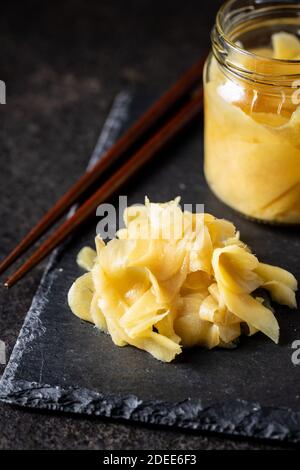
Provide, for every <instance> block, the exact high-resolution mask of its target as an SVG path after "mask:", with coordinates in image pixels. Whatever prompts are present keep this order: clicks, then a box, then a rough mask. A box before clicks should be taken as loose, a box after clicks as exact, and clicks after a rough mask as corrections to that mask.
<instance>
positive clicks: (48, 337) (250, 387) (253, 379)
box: [0, 93, 300, 443]
mask: <svg viewBox="0 0 300 470" xmlns="http://www.w3.org/2000/svg"><path fill="white" fill-rule="evenodd" d="M146 101H148V100H146V99H142V100H141V99H140V98H136V97H132V95H130V94H127V93H122V94H120V95H119V96H118V97H117V99H116V101H115V104H114V106H113V109H112V111H111V113H110V115H109V117H108V119H107V121H106V123H105V126H104V128H103V131H102V134H101V136H100V139H99V142H98V144H97V151H96V152H95V154H94V156H93V157H92V160H93V161H94V160H95V155H97V154H99V153H101V152H103V151H104V150H105V148H107V147H108V146H110V145H111V144H112V142H113V141H114V140H115V139H116V138H117V136H118V135H119V134H120V132H122V130H124V129H125V128H126V127H127V126H128V124H129V122H131V121H132V120H133V119H134V118H135V117H136V116H137V115H138V114H139V113H140V112H142V110H143V109H144V108H145V107H146ZM202 127H203V126H202V123H201V122H199V123H198V124H197V125H196V126H194V127H192V128H191V129H190V130H189V131H188V132H186V133H185V134H184V135H183V136H181V137H180V138H179V139H177V141H176V142H174V143H173V144H172V145H171V146H169V147H168V149H166V150H165V151H164V152H163V153H162V154H161V155H159V156H158V157H157V158H156V159H155V161H153V162H152V163H150V164H149V165H148V166H147V168H145V169H143V170H142V171H141V172H140V173H139V175H138V176H137V177H136V178H135V179H134V180H132V181H131V182H130V183H129V184H127V186H126V187H124V188H123V189H122V192H121V194H127V195H128V202H129V204H132V203H137V202H138V203H142V202H143V200H144V196H145V195H148V196H149V197H150V199H151V200H153V201H157V202H158V201H167V200H169V199H173V198H174V197H176V196H177V195H180V196H181V197H182V202H183V203H190V204H196V203H204V204H205V210H206V211H207V212H211V213H213V214H214V215H216V216H218V217H225V218H228V219H230V220H232V221H233V222H234V223H235V224H236V226H237V227H238V229H239V230H240V231H241V237H242V239H243V240H244V241H245V242H246V243H248V244H249V245H250V246H251V247H252V248H253V251H254V252H255V253H256V254H257V255H258V257H259V258H260V259H261V260H262V261H264V262H267V263H271V264H279V265H280V266H282V267H284V268H286V269H288V270H290V271H292V272H293V273H294V274H295V275H296V277H297V278H298V279H300V262H299V261H300V260H299V254H300V234H299V229H297V228H294V229H287V228H279V227H272V226H268V225H259V224H256V223H253V222H251V221H249V220H246V219H244V218H242V217H241V216H240V215H238V214H236V213H235V212H234V211H232V210H230V209H229V208H227V207H226V206H225V205H223V204H222V203H221V202H220V201H218V200H217V199H216V198H215V197H214V196H213V195H212V193H211V192H210V191H209V189H208V187H207V185H206V183H205V180H204V177H203V174H202V156H203V150H202V146H203V139H202ZM224 178H226V173H224ZM237 184H238V182H237ZM112 202H115V203H116V202H117V200H116V199H115V200H113V201H112ZM97 221H98V220H97V219H96V217H95V218H94V219H93V220H92V221H91V222H90V223H88V224H87V225H86V226H85V227H84V228H83V229H82V230H81V231H80V232H79V233H78V234H77V235H76V236H75V237H73V238H72V239H71V240H70V241H69V242H68V243H67V244H65V245H64V246H63V247H62V248H61V249H59V250H58V251H57V252H56V253H54V254H53V255H52V257H51V260H50V262H49V265H48V268H47V270H46V272H45V274H44V276H43V279H42V281H41V284H40V287H39V289H38V292H37V294H36V296H35V298H34V300H33V303H32V306H31V308H30V310H29V312H28V313H27V316H26V318H25V322H24V325H23V327H22V330H21V332H20V336H19V339H18V341H17V343H16V346H15V348H14V351H13V353H12V356H11V358H10V362H9V364H8V366H7V368H6V371H5V373H4V375H3V377H2V381H1V384H0V399H1V400H2V401H4V402H6V403H11V404H16V405H21V406H27V407H31V408H39V409H47V410H55V411H57V410H59V411H64V412H74V413H79V414H81V413H82V414H88V415H96V416H106V417H112V418H116V419H125V420H131V421H136V422H143V423H149V424H156V425H164V426H176V427H179V428H186V429H192V430H199V431H201V430H205V431H213V432H218V433H226V434H232V435H238V436H248V437H249V436H253V437H255V438H266V439H277V440H282V441H284V440H285V441H290V442H296V443H299V442H300V365H295V364H293V362H292V354H293V353H294V352H295V351H294V350H293V349H292V344H293V342H294V341H295V340H297V339H299V340H300V312H299V310H298V311H296V310H295V311H292V310H289V309H287V308H284V307H279V306H276V312H277V318H278V320H279V324H280V326H281V338H280V344H279V345H278V346H277V345H275V344H273V343H272V342H271V341H270V340H269V339H268V338H266V337H264V336H263V335H261V334H257V335H255V336H254V337H252V338H247V337H245V338H243V339H242V340H241V342H240V345H239V347H238V348H237V349H235V350H230V351H229V350H221V349H216V350H212V351H205V350H203V349H200V348H195V349H192V350H189V351H185V352H184V353H183V354H182V355H181V356H180V357H178V359H176V360H175V361H174V362H173V363H171V364H164V363H161V362H159V361H157V360H155V359H154V358H152V357H151V356H150V355H149V354H147V353H145V352H143V351H139V350H137V349H134V348H132V347H125V348H118V347H116V346H115V345H114V344H113V343H112V341H111V339H110V338H109V337H108V336H107V335H105V334H103V333H101V332H99V331H98V330H97V329H96V328H95V327H93V326H92V325H90V324H88V323H85V322H83V321H80V320H79V319H78V318H76V317H75V316H73V315H72V314H71V312H70V310H69V308H68V305H67V301H66V299H67V293H68V289H69V287H70V285H71V283H72V282H73V281H74V279H75V278H76V277H78V276H79V275H80V274H81V272H82V271H81V270H80V268H79V267H78V266H77V265H76V262H75V258H76V254H77V252H78V251H79V249H80V248H81V247H82V246H84V245H91V246H93V239H94V235H95V227H96V223H97ZM298 300H299V299H298ZM299 356H300V355H299Z"/></svg>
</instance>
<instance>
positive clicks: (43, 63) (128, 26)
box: [0, 0, 275, 449]
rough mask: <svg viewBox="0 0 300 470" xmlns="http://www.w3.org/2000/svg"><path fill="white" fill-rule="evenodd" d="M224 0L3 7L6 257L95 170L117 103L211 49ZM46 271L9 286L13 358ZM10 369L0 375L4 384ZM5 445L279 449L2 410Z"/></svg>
mask: <svg viewBox="0 0 300 470" xmlns="http://www.w3.org/2000/svg"><path fill="white" fill-rule="evenodd" d="M220 3H221V2H220V1H212V0H206V1H204V0H201V1H200V0H188V1H185V2H182V1H178V0H163V1H162V0H160V1H156V0H152V1H150V0H134V1H133V0H131V1H124V0H118V1H117V0H101V2H100V1H99V0H98V1H97V0H95V1H85V2H84V1H76V0H75V1H74V0H73V1H62V2H55V1H54V2H51V3H50V2H49V3H48V2H47V3H46V2H39V1H30V2H22V4H21V3H20V2H9V4H7V5H1V15H0V44H1V54H0V79H2V80H5V82H6V85H7V104H6V105H2V106H0V113H1V124H0V136H1V137H0V217H1V219H0V220H1V222H0V256H1V257H2V256H3V255H4V254H5V253H7V251H8V250H9V249H10V248H12V247H13V246H14V245H15V244H16V242H17V241H18V240H19V239H20V238H21V236H22V235H23V234H24V233H25V232H26V231H27V230H28V229H29V228H30V227H31V226H32V225H33V223H34V222H35V221H36V220H37V219H38V218H39V217H40V216H41V215H42V214H43V212H44V211H45V210H46V209H47V208H48V207H49V206H50V205H51V204H53V202H54V201H55V200H56V199H57V198H58V197H59V195H60V194H62V193H63V192H64V191H65V190H66V189H67V188H68V187H69V186H70V184H71V183H72V182H74V181H75V180H76V178H77V177H78V176H79V175H80V174H81V172H82V171H83V170H84V168H85V166H86V163H87V161H88V159H89V156H90V154H91V151H92V149H93V146H94V144H95V142H96V139H97V137H98V134H99V130H100V128H101V124H102V123H103V121H104V119H105V116H106V113H107V111H108V110H109V107H110V104H111V101H112V99H113V97H114V95H115V94H116V93H117V92H118V91H119V90H120V89H121V88H123V87H124V85H128V84H130V85H138V86H139V87H141V86H143V85H144V86H145V87H146V86H147V87H148V88H149V86H151V87H152V88H153V90H156V91H157V92H159V91H160V90H161V89H163V88H164V87H165V86H167V85H168V84H169V83H170V82H171V81H172V80H173V79H174V78H175V77H176V76H178V75H179V74H180V73H181V72H182V71H183V70H184V69H185V68H186V67H187V66H188V65H189V64H191V63H192V62H193V61H194V60H195V59H196V58H197V57H199V55H201V53H203V52H205V51H206V50H207V48H208V47H209V30H210V28H211V26H212V24H213V19H214V16H215V13H216V10H217V7H218V5H219V4H220ZM44 267H45V264H41V265H40V266H39V268H37V269H36V270H35V271H34V272H33V273H32V274H30V275H29V276H27V278H26V279H25V280H24V281H22V282H21V283H20V284H19V285H17V286H16V287H15V288H14V289H12V290H10V291H8V292H7V291H5V290H4V289H2V288H1V299H0V308H1V311H0V315H1V317H0V339H2V340H4V341H5V342H6V343H7V348H8V351H7V352H8V354H10V352H11V350H12V348H13V345H14V343H15V341H16V338H17V336H18V332H19V330H20V328H21V325H22V322H23V319H24V315H25V313H26V311H27V309H28V308H29V306H30V303H31V299H32V296H33V294H34V292H35V290H36V288H37V286H38V283H39V280H40V277H41V274H42V271H43V269H44ZM2 372H3V367H2V366H0V375H1V374H2ZM0 448H2V449H3V448H5V449H6V448H26V449H28V448H35V449H40V448H51V449H55V448H67V449H74V448H80V449H86V448H89V449H132V448H134V449H139V448H142V449H224V448H226V449H232V448H233V449H245V448H247V449H248V448H257V449H263V448H275V445H274V444H272V445H271V444H270V445H268V444H265V443H264V444H262V443H258V442H253V441H251V442H248V441H246V440H236V439H235V440H234V439H225V438H223V437H217V436H211V435H210V436H205V435H199V434H191V433H183V432H178V431H170V430H162V429H155V428H146V427H143V426H136V425H128V424H126V425H125V424H118V423H116V422H110V421H108V420H106V421H105V420H100V419H99V420H98V419H97V420H96V419H86V418H78V417H73V416H66V415H53V414H51V415H50V414H45V413H38V412H32V411H28V410H20V409H15V408H12V407H9V406H5V405H0Z"/></svg>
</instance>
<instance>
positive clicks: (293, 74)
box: [204, 1, 300, 224]
mask: <svg viewBox="0 0 300 470" xmlns="http://www.w3.org/2000/svg"><path fill="white" fill-rule="evenodd" d="M251 3H253V8H249V5H250V4H251ZM273 3H276V6H274V5H273ZM235 11H236V12H237V13H236V14H235ZM297 12H298V14H296V13H297ZM299 14H300V6H299V5H298V6H296V5H292V4H290V3H289V2H282V4H278V2H263V1H262V2H260V3H259V4H258V3H257V2H255V3H254V2H249V1H229V2H227V3H226V4H225V6H224V7H223V8H222V9H221V10H220V12H219V14H218V17H217V22H216V26H215V28H214V30H213V33H212V42H213V50H212V53H211V54H210V56H209V58H208V60H207V64H206V67H205V71H204V86H205V165H204V169H205V176H206V179H207V182H208V184H209V186H210V188H211V189H212V191H213V192H214V193H215V194H216V195H217V196H218V197H219V198H220V199H221V200H222V201H223V202H225V203H226V204H228V205H229V206H231V207H232V208H234V209H236V210H237V211H239V212H241V213H242V214H245V215H246V216H249V217H251V218H254V219H257V220H260V221H268V222H273V223H274V222H275V223H284V224H299V223H300V89H299V87H300V40H299V38H298V32H299V30H300V16H298V15H299Z"/></svg>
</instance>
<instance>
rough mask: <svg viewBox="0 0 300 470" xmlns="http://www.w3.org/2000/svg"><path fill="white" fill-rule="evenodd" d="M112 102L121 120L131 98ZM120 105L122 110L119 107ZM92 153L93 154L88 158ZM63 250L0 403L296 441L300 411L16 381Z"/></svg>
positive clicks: (2, 384) (0, 389)
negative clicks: (146, 397) (204, 403)
mask: <svg viewBox="0 0 300 470" xmlns="http://www.w3.org/2000/svg"><path fill="white" fill-rule="evenodd" d="M118 97H119V101H118ZM116 101H117V102H116V103H115V104H116V105H117V106H116V108H117V115H118V113H119V118H120V119H121V120H122V119H123V120H124V119H125V118H126V106H127V107H128V106H129V104H130V99H129V100H128V97H126V94H122V93H121V94H119V95H118V96H117V98H116ZM120 103H121V108H119V109H118V106H120ZM112 111H113V110H112ZM115 118H116V116H115V117H113V116H111V113H110V116H109V117H108V119H107V120H106V123H105V125H106V131H108V130H109V129H110V126H111V125H112V129H113V128H114V126H115V124H116V122H114V119H115ZM104 127H105V126H104ZM117 127H118V126H117ZM101 136H102V137H101ZM103 137H104V138H103ZM110 138H111V135H110V133H109V132H108V133H107V132H106V134H105V132H104V133H103V132H102V133H101V135H100V138H99V140H98V143H97V145H96V149H97V152H99V144H100V146H101V145H102V146H103V147H105V146H106V145H108V146H109V145H111V142H110ZM94 156H95V153H94V154H93V156H92V158H94ZM62 249H63V247H61V248H59V249H58V250H56V251H55V252H54V253H53V254H52V256H51V258H50V261H49V263H48V266H47V268H46V270H45V273H44V275H43V277H42V280H41V283H40V286H39V287H38V290H37V293H36V295H35V297H34V299H33V302H32V305H31V308H30V310H29V312H28V314H27V316H26V318H25V321H24V325H23V327H22V330H21V333H20V336H19V338H18V340H17V342H16V345H15V347H14V350H13V352H12V355H11V358H10V361H9V363H8V365H7V367H6V370H5V372H4V375H3V377H2V379H1V381H0V401H2V402H4V403H9V404H14V405H18V406H24V407H30V408H37V409H45V410H53V411H63V412H72V413H84V414H86V415H94V416H103V417H110V418H115V419H125V420H132V421H136V422H142V423H145V424H155V425H163V426H176V427H178V428H184V429H192V430H199V431H200V430H201V431H210V432H215V433H225V434H228V435H238V436H245V437H255V438H259V439H275V440H279V441H288V442H294V443H300V412H294V411H292V410H290V409H279V408H270V407H269V408H266V407H261V406H260V405H259V404H255V403H249V402H246V401H242V400H236V401H233V402H227V403H223V404H220V405H219V404H215V405H213V406H210V407H203V406H202V404H201V401H200V400H199V401H198V400H197V401H191V400H188V399H187V400H184V401H181V402H178V403H168V402H162V401H142V400H140V399H139V398H138V397H136V396H134V395H128V396H127V397H124V396H123V397H121V396H117V395H115V396H114V395H103V394H101V393H99V392H97V391H93V390H88V389H82V388H76V387H67V388H62V387H59V386H53V385H45V384H39V383H36V382H27V381H25V380H17V379H15V374H16V370H17V367H18V362H19V358H20V357H21V356H22V354H23V351H24V350H25V348H28V347H30V342H31V340H32V339H33V338H34V337H35V338H36V335H37V332H38V334H40V335H42V334H43V327H42V324H41V322H40V319H39V316H40V314H41V312H42V309H43V307H44V306H45V304H46V303H47V301H48V299H47V295H48V292H49V291H50V289H51V286H52V284H53V282H54V280H55V278H56V275H57V274H58V273H57V271H56V270H55V265H56V260H57V257H58V256H59V253H60V252H61V250H62ZM33 332H34V335H33Z"/></svg>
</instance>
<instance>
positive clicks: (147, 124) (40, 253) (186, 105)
mask: <svg viewBox="0 0 300 470" xmlns="http://www.w3.org/2000/svg"><path fill="white" fill-rule="evenodd" d="M203 65H204V60H200V61H199V62H197V63H196V64H195V65H194V66H193V67H191V68H190V69H189V70H188V71H187V72H186V73H185V74H184V75H183V76H182V77H181V78H180V79H179V80H178V81H177V82H176V83H175V84H174V85H173V86H172V87H171V88H170V89H169V90H168V91H167V92H166V93H165V94H163V95H162V96H161V97H160V98H159V99H158V100H157V101H156V102H155V103H154V104H153V105H152V106H151V107H150V108H149V109H148V110H147V111H146V112H145V114H143V115H142V116H141V117H140V118H139V119H138V120H137V121H136V122H135V123H134V124H133V125H132V127H130V129H129V130H128V131H127V132H125V133H124V135H123V136H122V137H121V138H120V139H119V140H118V141H117V142H116V143H115V144H114V145H113V146H112V147H111V148H110V149H109V150H108V151H107V152H106V153H105V154H104V155H103V157H102V158H101V159H100V160H99V161H98V163H96V164H95V165H94V166H93V167H92V168H91V169H89V170H87V171H86V172H85V173H84V174H83V176H82V177H81V178H80V179H79V180H78V181H77V182H76V183H75V184H74V185H73V186H72V187H71V188H70V189H69V190H68V191H67V192H66V193H65V194H64V195H63V196H62V197H61V198H60V199H59V200H58V201H57V203H56V204H55V205H54V206H53V207H52V208H51V209H50V210H49V211H48V212H47V213H46V214H45V215H44V216H43V217H42V218H41V219H40V221H39V222H38V223H37V224H36V225H35V227H33V228H32V229H31V230H30V231H29V233H28V234H27V235H26V236H25V237H24V238H23V240H22V241H21V242H20V243H19V244H18V245H17V246H16V248H15V249H14V250H13V251H12V252H11V253H10V254H9V255H8V256H7V257H6V258H5V259H4V260H3V261H2V263H1V264H0V274H2V273H3V272H4V271H5V270H6V269H7V268H8V267H9V266H11V265H12V263H13V262H14V261H16V260H17V259H18V258H19V257H20V256H21V255H22V254H23V253H24V252H25V251H26V250H27V249H28V248H29V247H30V246H32V245H33V244H34V243H35V242H36V241H37V240H38V239H39V238H40V237H41V236H42V235H43V234H44V233H45V232H46V230H47V229H48V228H49V227H50V226H52V225H53V224H54V223H55V222H56V221H57V220H58V218H59V217H61V216H62V215H63V214H64V213H66V211H67V210H68V209H69V208H70V207H71V206H72V205H73V204H74V203H75V202H77V201H78V199H79V198H80V197H81V196H82V195H83V194H84V193H85V192H86V191H87V190H88V189H89V188H91V186H92V185H93V184H94V183H95V182H96V181H97V179H99V178H100V176H101V175H103V173H104V172H106V171H108V170H109V169H110V168H111V167H112V166H113V165H114V166H116V164H117V163H118V162H119V163H120V165H119V166H118V167H117V169H115V170H114V172H113V173H112V174H111V175H110V176H108V178H107V179H106V180H105V182H104V183H103V184H102V185H101V186H100V187H99V189H98V190H97V191H96V192H95V193H94V194H93V195H91V196H90V197H89V198H88V199H87V200H86V201H85V202H84V203H83V204H82V205H81V206H80V207H79V208H78V209H77V210H76V212H75V213H74V214H73V215H72V216H71V217H70V218H68V219H66V220H65V221H64V222H63V223H62V224H61V225H60V226H59V227H58V228H57V229H56V230H55V231H54V232H53V233H52V234H51V235H50V236H49V237H48V238H47V239H46V240H45V241H44V242H43V243H42V244H41V245H40V246H39V247H38V248H37V249H36V251H34V253H33V254H32V255H31V256H30V257H29V258H28V260H27V261H25V263H24V264H23V265H22V266H21V267H20V268H19V269H18V270H17V271H16V272H15V273H14V274H12V275H11V276H10V277H9V278H8V279H7V281H6V282H5V284H4V285H5V286H6V287H11V286H13V285H14V284H15V283H16V282H17V281H18V280H20V279H21V278H22V277H23V276H24V275H25V274H26V273H27V272H28V271H30V270H31V269H32V268H34V267H35V266H36V265H37V264H38V263H39V262H40V261H42V260H43V259H44V258H45V257H46V256H47V255H48V254H49V253H50V252H51V251H53V250H54V249H55V248H56V247H57V246H58V245H59V244H60V243H61V242H63V241H64V240H65V239H66V238H67V237H68V236H69V235H70V234H71V233H73V232H74V231H75V230H76V229H77V228H78V227H79V226H80V225H81V224H82V223H83V222H84V221H85V220H86V219H87V218H88V217H89V216H91V215H92V214H93V213H94V212H95V210H96V208H97V207H98V205H99V204H101V203H102V202H103V201H105V200H106V199H107V198H108V197H110V196H111V195H112V194H113V193H114V192H115V191H116V190H118V189H119V188H120V186H121V185H122V184H123V183H125V181H127V180H128V179H129V178H130V177H131V176H132V175H133V174H134V173H136V172H137V171H138V170H139V169H140V168H141V167H142V166H143V165H144V164H145V163H146V162H148V161H149V160H150V159H151V158H152V157H153V156H154V155H155V154H156V153H157V152H158V151H159V150H161V149H162V148H163V146H164V145H166V144H167V143H168V142H169V141H170V140H171V139H172V138H173V137H174V136H175V135H177V134H178V133H179V132H180V131H181V130H183V129H184V128H185V127H186V126H187V125H188V124H189V123H190V122H191V121H192V120H193V119H194V118H195V117H196V116H198V115H199V113H200V111H201V108H202V88H201V76H202V71H203ZM178 103H180V105H178ZM176 106H177V108H178V107H179V109H176V110H175V111H174V108H176ZM169 115H171V117H170V116H169ZM163 118H165V119H166V120H165V122H163V124H160V123H161V121H162V119H163ZM155 125H159V126H160V127H159V129H158V130H156V131H155V132H154V134H152V135H151V136H150V137H149V138H148V139H147V140H146V142H145V143H142V144H141V146H140V148H138V150H135V151H134V153H133V154H132V155H131V156H130V157H129V158H127V159H126V160H125V162H120V161H121V160H122V157H124V154H127V153H128V152H130V149H131V148H132V147H133V145H135V144H136V143H137V142H139V140H140V139H142V138H143V137H147V135H148V133H149V132H151V130H152V129H153V128H154V126H155Z"/></svg>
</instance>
